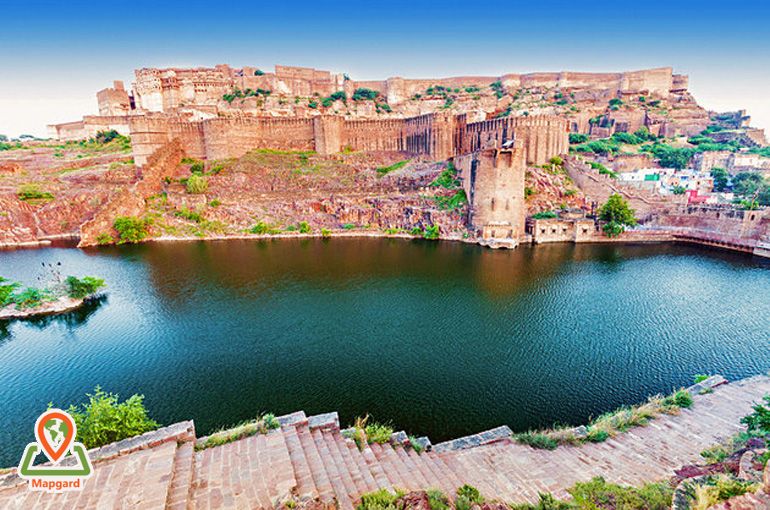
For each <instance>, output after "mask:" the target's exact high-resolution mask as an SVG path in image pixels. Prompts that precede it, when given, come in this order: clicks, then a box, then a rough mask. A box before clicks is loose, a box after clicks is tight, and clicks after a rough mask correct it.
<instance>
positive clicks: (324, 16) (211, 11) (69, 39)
mask: <svg viewBox="0 0 770 510" xmlns="http://www.w3.org/2000/svg"><path fill="white" fill-rule="evenodd" d="M769 24H770V1H767V0H732V1H730V2H726V1H719V2H714V1H710V0H700V1H689V0H679V1H671V0H669V1H659V0H645V1H643V2H618V1H617V0H613V1H605V0H600V1H588V0H584V1H578V0H569V1H562V0H548V1H545V0H541V1H533V0H527V1H524V2H522V1H518V0H507V1H500V2H483V1H478V0H476V1H473V0H464V1H462V2H458V1H454V0H442V1H439V2H433V3H429V2H423V1H421V0H409V1H401V0H399V1H391V2H388V1H383V2H365V1H358V2H336V3H327V2H322V1H313V2H307V1H303V0H294V1H272V2H270V3H261V2H256V1H252V2H221V1H220V2H201V1H197V0H184V1H164V0H153V1H147V0H132V1H130V2H106V3H105V2H95V1H93V0H91V1H89V2H82V1H80V0H69V1H65V0H62V1H38V0H29V1H23V2H22V1H18V2H9V1H7V0H0V59H2V60H1V62H2V65H1V66H0V133H2V134H7V135H11V136H17V135H19V134H22V133H29V134H34V135H45V134H46V129H45V125H46V124H49V123H56V122H65V121H71V120H77V119H79V118H80V117H81V116H82V115H83V114H93V113H96V112H97V105H96V95H95V94H96V91H97V90H99V89H101V88H104V87H106V86H109V85H110V84H111V83H112V80H115V79H121V80H124V81H125V82H126V86H127V87H128V86H130V83H131V79H132V76H133V70H134V69H135V68H139V67H162V66H179V67H183V66H212V65H214V64H217V63H227V64H230V65H233V66H235V67H240V66H243V65H255V66H258V67H262V68H264V69H271V70H272V68H273V65H274V64H276V63H278V64H287V65H302V66H310V67H316V68H319V69H328V70H330V71H334V72H346V73H348V74H349V75H350V76H351V77H353V78H354V79H377V78H385V77H388V76H403V77H415V78H416V77H439V76H452V75H468V74H485V75H500V74H503V73H506V72H533V71H560V70H573V71H623V70H634V69H641V68H649V67H661V66H669V65H670V66H673V67H674V69H675V72H678V73H683V74H688V75H690V89H691V91H692V92H693V93H694V94H695V97H696V98H697V99H698V101H699V102H700V103H701V104H702V105H703V106H705V107H706V108H710V109H715V110H736V109H739V108H744V109H746V110H748V113H749V114H750V115H752V117H753V123H754V124H755V125H758V126H759V127H764V128H766V129H768V131H770V31H768V26H769Z"/></svg>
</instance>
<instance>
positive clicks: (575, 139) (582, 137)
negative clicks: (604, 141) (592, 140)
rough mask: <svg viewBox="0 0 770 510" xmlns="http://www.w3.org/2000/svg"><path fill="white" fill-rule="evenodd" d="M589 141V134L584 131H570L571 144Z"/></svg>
mask: <svg viewBox="0 0 770 510" xmlns="http://www.w3.org/2000/svg"><path fill="white" fill-rule="evenodd" d="M587 141H588V135H586V134H583V133H570V134H569V143H571V144H577V143H586V142H587Z"/></svg>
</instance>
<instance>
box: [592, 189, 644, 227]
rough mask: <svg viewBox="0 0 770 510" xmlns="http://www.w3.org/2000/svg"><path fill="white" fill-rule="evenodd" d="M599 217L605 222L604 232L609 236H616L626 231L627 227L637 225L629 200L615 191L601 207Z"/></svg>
mask: <svg viewBox="0 0 770 510" xmlns="http://www.w3.org/2000/svg"><path fill="white" fill-rule="evenodd" d="M599 219H600V220H602V221H604V222H605V225H604V227H603V230H604V233H605V234H607V236H608V237H615V236H618V235H620V234H622V233H623V232H625V230H626V227H633V226H634V225H636V217H635V216H634V210H633V209H631V208H630V207H629V206H628V202H627V201H626V200H625V199H624V198H623V197H621V196H620V195H618V194H617V193H614V194H612V195H610V198H608V199H607V202H606V203H605V204H604V205H603V206H601V208H600V209H599Z"/></svg>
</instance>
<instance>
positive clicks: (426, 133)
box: [128, 113, 569, 165]
mask: <svg viewBox="0 0 770 510" xmlns="http://www.w3.org/2000/svg"><path fill="white" fill-rule="evenodd" d="M128 120H129V123H130V131H131V138H132V141H133V146H134V160H135V162H136V164H137V165H143V164H144V163H145V162H146V161H147V158H148V157H149V156H150V154H152V153H153V152H155V151H156V150H157V149H158V148H160V147H161V146H163V145H164V144H166V143H168V142H169V141H171V140H174V139H178V140H179V141H180V143H181V145H182V147H183V148H184V150H185V153H187V154H188V155H189V156H190V157H195V158H205V159H223V158H232V157H239V156H242V155H243V154H245V153H246V152H248V151H249V150H253V149H267V148H269V149H282V150H315V151H317V152H318V153H320V154H333V153H336V152H340V151H341V150H342V149H345V148H349V149H352V150H357V151H397V152H405V153H409V154H415V155H425V156H428V157H430V158H432V159H434V160H445V159H449V158H451V157H453V156H455V155H457V154H463V153H468V152H475V151H477V150H480V149H484V148H490V147H498V148H499V147H502V146H503V144H504V143H505V142H507V141H510V140H512V139H514V138H515V139H516V140H517V141H519V142H521V144H522V147H523V150H524V154H525V157H526V159H527V161H530V162H532V163H535V164H542V163H545V162H546V161H547V160H548V159H549V158H550V157H552V156H555V155H557V154H564V153H566V152H567V151H568V150H569V140H568V133H567V122H566V121H565V120H564V119H560V118H556V117H510V118H504V119H496V120H490V121H483V122H477V123H472V124H466V122H465V116H464V115H457V116H456V115H453V114H450V113H433V114H428V115H422V116H418V117H412V118H409V119H381V120H356V119H347V118H344V117H342V116H321V117H316V118H287V117H251V116H243V117H219V118H211V119H204V120H200V121H190V120H187V119H186V118H185V117H183V116H180V115H160V114H158V115H152V114H150V115H141V116H130V117H128Z"/></svg>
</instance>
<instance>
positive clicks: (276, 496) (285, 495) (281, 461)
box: [260, 429, 297, 507]
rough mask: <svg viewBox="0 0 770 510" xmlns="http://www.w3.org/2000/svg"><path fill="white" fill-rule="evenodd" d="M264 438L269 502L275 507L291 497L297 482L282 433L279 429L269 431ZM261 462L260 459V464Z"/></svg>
mask: <svg viewBox="0 0 770 510" xmlns="http://www.w3.org/2000/svg"><path fill="white" fill-rule="evenodd" d="M264 437H265V440H266V443H267V454H268V455H267V466H266V469H267V470H268V472H269V473H270V475H271V477H270V478H271V481H270V485H269V486H268V489H269V490H270V501H271V502H272V503H273V507H276V506H278V505H279V504H281V503H283V502H284V501H286V500H287V499H289V498H290V497H291V495H292V494H293V492H294V490H295V489H296V487H297V480H296V478H295V477H294V468H293V466H292V463H291V458H290V457H289V448H288V446H287V445H286V440H285V439H284V435H283V431H282V430H280V429H278V430H271V431H270V432H269V433H268V434H266V435H265V436H264ZM261 460H262V459H261V458H260V463H261Z"/></svg>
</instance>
